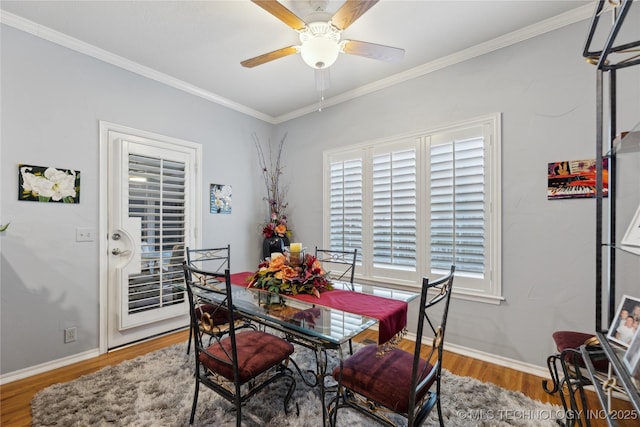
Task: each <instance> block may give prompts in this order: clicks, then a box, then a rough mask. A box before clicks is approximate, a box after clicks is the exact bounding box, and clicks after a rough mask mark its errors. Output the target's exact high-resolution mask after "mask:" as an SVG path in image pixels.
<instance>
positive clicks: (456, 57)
mask: <svg viewBox="0 0 640 427" xmlns="http://www.w3.org/2000/svg"><path fill="white" fill-rule="evenodd" d="M592 15H593V5H585V6H581V7H578V8H576V9H573V10H570V11H568V12H565V13H562V14H560V15H557V16H554V17H552V18H549V19H546V20H544V21H541V22H538V23H536V24H533V25H529V26H528V27H524V28H521V29H519V30H516V31H513V32H511V33H509V34H505V35H503V36H500V37H496V38H495V39H492V40H489V41H486V42H483V43H479V44H477V45H475V46H472V47H470V48H467V49H463V50H461V51H458V52H455V53H452V54H451V55H447V56H443V57H442V58H438V59H436V60H434V61H431V62H427V63H426V64H423V65H420V66H418V67H414V68H412V69H410V70H407V71H404V72H402V73H398V74H395V75H393V76H390V77H387V78H385V79H381V80H378V81H376V82H373V83H370V84H367V85H363V86H360V87H358V88H356V89H353V90H351V91H348V92H344V93H342V94H340V95H337V96H334V97H331V98H327V99H325V100H324V101H323V102H322V108H323V109H325V108H328V107H331V106H333V105H337V104H341V103H343V102H346V101H349V100H351V99H354V98H358V97H360V96H363V95H367V94H369V93H373V92H376V91H378V90H381V89H385V88H388V87H390V86H393V85H396V84H398V83H402V82H405V81H407V80H412V79H415V78H418V77H422V76H424V75H427V74H429V73H432V72H434V71H438V70H441V69H443V68H446V67H449V66H451V65H455V64H459V63H461V62H464V61H467V60H469V59H472V58H476V57H478V56H481V55H484V54H487V53H490V52H493V51H496V50H499V49H502V48H504V47H508V46H511V45H514V44H516V43H520V42H522V41H525V40H528V39H530V38H533V37H537V36H539V35H542V34H545V33H548V32H550V31H554V30H557V29H560V28H562V27H565V26H567V25H571V24H575V23H576V22H580V21H584V20H585V19H589V18H591V16H592ZM317 110H318V106H317V105H310V106H308V107H304V108H301V109H299V110H296V111H292V112H290V113H287V114H284V115H281V116H278V117H276V118H275V121H276V122H277V123H282V122H286V121H288V120H291V119H294V118H296V117H300V116H303V115H305V114H309V113H312V112H315V111H317Z"/></svg>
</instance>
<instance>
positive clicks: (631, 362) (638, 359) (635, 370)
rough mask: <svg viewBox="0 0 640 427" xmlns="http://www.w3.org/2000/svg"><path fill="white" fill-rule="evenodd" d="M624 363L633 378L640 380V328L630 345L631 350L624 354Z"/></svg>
mask: <svg viewBox="0 0 640 427" xmlns="http://www.w3.org/2000/svg"><path fill="white" fill-rule="evenodd" d="M622 363H624V366H625V367H626V368H627V371H629V374H630V375H631V376H632V377H634V378H636V379H640V328H639V329H638V330H637V331H636V334H635V335H634V336H633V339H632V340H631V344H629V348H628V349H627V351H626V353H625V354H624V358H623V359H622Z"/></svg>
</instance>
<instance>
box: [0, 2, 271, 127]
mask: <svg viewBox="0 0 640 427" xmlns="http://www.w3.org/2000/svg"><path fill="white" fill-rule="evenodd" d="M0 22H1V23H3V24H6V25H8V26H10V27H13V28H16V29H18V30H21V31H24V32H26V33H29V34H32V35H34V36H37V37H40V38H42V39H44V40H47V41H50V42H52V43H55V44H58V45H60V46H63V47H66V48H69V49H71V50H75V51H76V52H80V53H83V54H85V55H87V56H91V57H93V58H96V59H98V60H100V61H103V62H106V63H108V64H111V65H115V66H116V67H119V68H122V69H124V70H127V71H131V72H132V73H136V74H138V75H141V76H143V77H146V78H148V79H151V80H155V81H157V82H159V83H163V84H166V85H167V86H171V87H173V88H175V89H178V90H181V91H183V92H186V93H189V94H191V95H195V96H198V97H200V98H203V99H206V100H207V101H211V102H213V103H215V104H219V105H221V106H223V107H227V108H229V109H231V110H235V111H238V112H240V113H243V114H246V115H248V116H252V117H255V118H257V119H260V120H263V121H265V122H269V123H273V120H274V118H273V117H272V116H269V115H267V114H264V113H261V112H259V111H256V110H253V109H251V108H249V107H247V106H245V105H242V104H239V103H237V102H234V101H231V100H229V99H227V98H224V97H222V96H219V95H216V94H215V93H212V92H209V91H206V90H204V89H202V88H200V87H197V86H194V85H192V84H189V83H187V82H184V81H182V80H179V79H176V78H174V77H171V76H169V75H167V74H164V73H161V72H159V71H156V70H154V69H152V68H149V67H145V66H144V65H140V64H138V63H137V62H134V61H131V60H129V59H126V58H124V57H122V56H119V55H115V54H113V53H111V52H108V51H106V50H104V49H100V48H99V47H96V46H94V45H91V44H89V43H85V42H83V41H81V40H78V39H76V38H74V37H70V36H68V35H66V34H64V33H61V32H59V31H55V30H52V29H51V28H49V27H45V26H43V25H40V24H37V23H35V22H33V21H30V20H28V19H24V18H22V17H20V16H18V15H14V14H12V13H9V12H5V11H1V12H0Z"/></svg>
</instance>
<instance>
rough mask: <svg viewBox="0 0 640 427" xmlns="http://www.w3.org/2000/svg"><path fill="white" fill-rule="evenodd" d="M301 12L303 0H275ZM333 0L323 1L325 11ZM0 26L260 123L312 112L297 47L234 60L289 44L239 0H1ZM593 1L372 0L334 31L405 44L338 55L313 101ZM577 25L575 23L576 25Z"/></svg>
mask: <svg viewBox="0 0 640 427" xmlns="http://www.w3.org/2000/svg"><path fill="white" fill-rule="evenodd" d="M281 3H283V4H284V5H285V6H286V7H288V8H289V9H290V10H292V11H293V12H294V13H296V15H298V16H299V17H300V18H302V19H303V20H304V19H305V17H306V16H307V15H308V14H309V13H310V12H311V11H312V9H311V5H310V3H309V1H308V0H295V1H292V0H282V1H281ZM342 3H343V0H342V1H341V0H331V1H329V3H328V5H327V12H331V13H333V12H335V11H336V10H337V9H338V8H339V7H340V5H341V4H342ZM0 7H1V9H2V15H1V20H2V22H3V23H5V24H8V25H11V26H14V27H16V28H20V29H22V30H25V31H29V32H31V33H34V34H37V35H39V36H41V37H44V38H46V39H49V40H52V41H55V42H56V43H60V44H62V45H65V46H68V47H71V48H73V49H76V50H79V51H82V52H84V53H88V54H90V55H93V56H96V57H98V58H100V59H103V60H106V61H108V62H111V63H114V64H117V65H119V66H122V67H124V68H126V69H129V70H131V71H134V72H138V73H140V74H143V75H146V76H148V77H151V78H154V79H156V80H159V81H162V82H165V83H168V84H171V85H173V86H175V87H178V88H181V89H184V90H187V91H189V92H191V93H194V94H197V95H199V96H202V97H204V98H207V99H211V100H213V101H215V102H218V103H221V104H223V105H226V106H229V107H231V108H233V109H236V110H238V111H242V112H245V113H247V114H250V115H253V116H255V117H258V118H261V119H263V120H266V121H269V122H272V123H278V122H281V121H284V120H287V119H290V118H292V117H296V116H299V115H302V114H306V113H309V112H312V111H315V110H317V109H318V106H319V104H318V103H319V98H320V93H319V92H317V91H316V89H315V74H314V70H313V69H311V68H309V67H308V66H307V65H305V64H304V62H303V61H302V58H301V57H300V55H299V54H296V55H292V56H288V57H285V58H281V59H278V60H275V61H272V62H269V63H266V64H263V65H260V66H258V67H255V68H244V67H242V66H240V61H242V60H244V59H248V58H251V57H254V56H257V55H260V54H263V53H267V52H270V51H273V50H276V49H279V48H282V47H286V46H290V45H297V44H299V39H298V34H297V33H296V32H295V31H294V30H292V29H291V28H289V27H288V26H286V25H285V24H284V23H283V22H281V21H280V20H278V19H277V18H275V17H274V16H272V15H270V14H269V13H267V12H266V11H265V10H263V9H262V8H260V7H258V6H257V5H255V4H253V3H251V2H250V1H249V0H227V1H221V0H216V1H211V0H210V1H8V0H2V1H1V3H0ZM594 7H595V2H594V1H580V0H564V1H563V0H501V1H484V0H472V1H461V0H460V1H459V0H446V1H445V0H440V1H436V0H412V1H407V0H382V1H380V2H379V3H378V4H376V5H375V6H373V7H372V8H371V9H370V10H369V11H367V12H366V13H365V14H364V15H362V17H360V19H358V20H357V21H356V22H355V23H353V24H352V25H351V26H350V27H348V28H347V29H346V30H345V31H344V32H343V33H342V38H343V39H353V40H362V41H367V42H372V43H377V44H383V45H389V46H394V47H400V48H403V49H405V51H406V53H405V57H404V59H403V60H402V61H401V62H399V63H387V62H383V61H378V60H374V59H369V58H363V57H359V56H354V55H346V54H341V55H340V57H339V58H338V60H337V61H336V63H335V64H334V65H333V66H332V67H331V68H330V75H331V77H330V82H331V83H330V87H329V88H328V89H327V90H326V91H325V93H324V96H325V101H324V107H325V108H326V107H328V106H330V105H333V104H336V103H338V102H342V101H344V100H346V99H351V98H353V97H354V96H358V95H362V94H364V93H368V92H370V91H373V90H376V89H379V88H381V87H385V86H388V85H390V84H393V83H397V82H400V81H404V80H406V79H408V78H413V77H416V76H419V75H422V74H425V73H427V72H429V71H432V70H435V69H438V68H442V67H443V66H445V65H448V64H451V63H455V62H459V61H461V60H465V59H468V58H471V57H473V56H476V55H479V54H482V53H486V52H488V51H491V50H493V49H496V48H500V47H503V46H506V45H509V44H511V43H514V42H517V41H520V40H524V39H526V38H528V37H531V36H535V35H537V34H540V33H543V32H546V31H549V30H553V29H556V28H559V27H561V26H564V25H567V24H570V23H573V22H577V21H580V20H583V19H586V18H589V17H590V16H591V14H592V12H593V9H594ZM586 31H587V24H586V23H585V34H586Z"/></svg>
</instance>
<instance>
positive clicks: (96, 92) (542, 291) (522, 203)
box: [0, 23, 640, 374]
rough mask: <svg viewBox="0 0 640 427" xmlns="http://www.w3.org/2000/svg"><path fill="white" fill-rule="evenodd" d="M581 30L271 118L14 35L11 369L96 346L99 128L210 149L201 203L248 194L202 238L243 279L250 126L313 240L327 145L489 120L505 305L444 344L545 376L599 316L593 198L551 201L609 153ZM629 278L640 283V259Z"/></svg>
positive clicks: (7, 135)
mask: <svg viewBox="0 0 640 427" xmlns="http://www.w3.org/2000/svg"><path fill="white" fill-rule="evenodd" d="M585 32H586V23H583V24H576V25H573V26H571V27H568V28H565V29H562V30H558V31H554V32H552V33H549V34H547V35H543V36H540V37H537V38H535V39H532V40H529V41H526V42H523V43H520V44H518V45H516V46H512V47H509V48H505V49H502V50H500V51H498V52H494V53H491V54H488V55H484V56H482V57H480V58H476V59H473V60H470V61H467V62H465V63H461V64H458V65H455V66H452V67H449V68H447V69H444V70H440V71H437V72H434V73H432V74H430V75H427V76H424V77H421V78H418V79H415V80H412V81H409V82H405V83H402V84H399V85H396V86H394V87H392V88H389V89H386V90H382V91H379V92H376V93H373V94H369V95H367V96H364V97H361V98H358V99H355V100H352V101H349V102H347V103H344V104H340V105H337V106H335V107H330V108H324V109H323V111H322V112H321V113H313V114H309V115H307V116H304V117H301V118H298V119H294V120H291V121H289V122H287V123H283V124H280V125H278V126H271V125H268V124H265V123H263V122H261V121H259V120H256V119H253V118H250V117H246V116H244V115H242V114H240V113H236V112H233V111H230V110H227V109H225V108H222V107H220V106H217V105H214V104H211V103H208V102H206V101H204V100H202V99H200V98H197V97H193V96H190V95H187V94H184V93H182V92H179V91H177V90H174V89H171V88H168V87H165V86H163V85H161V84H159V83H156V82H153V81H149V80H146V79H144V78H142V77H139V76H137V75H135V74H132V73H129V72H127V71H123V70H121V69H118V68H116V67H113V66H110V65H107V64H104V63H101V62H99V61H97V60H94V59H92V58H88V57H86V56H83V55H81V54H78V53H76V52H72V51H70V50H67V49H65V48H62V47H59V46H56V45H53V44H51V43H49V42H46V41H43V40H40V39H38V38H36V37H33V36H31V35H27V34H25V33H22V32H20V31H17V30H14V29H11V28H8V27H6V26H2V34H1V36H2V46H1V48H2V49H1V55H2V57H1V59H2V76H1V77H2V85H1V90H2V101H1V102H2V104H1V107H2V131H1V137H2V140H1V144H0V149H1V152H0V154H1V158H0V174H1V176H2V182H1V184H0V188H1V196H0V197H1V199H0V202H1V205H0V208H1V211H0V213H1V215H0V220H1V221H2V222H3V223H5V222H7V221H11V222H12V224H11V227H10V228H9V230H7V231H6V232H4V233H2V234H1V235H0V258H1V263H0V268H1V270H0V279H1V284H0V286H1V289H0V291H1V294H0V300H1V301H0V302H1V305H0V316H1V317H0V320H1V330H0V332H1V336H2V342H1V344H0V345H1V348H0V361H1V362H0V363H1V364H2V365H1V367H0V372H1V373H2V374H6V373H10V372H13V371H15V370H19V369H22V368H27V367H30V366H34V365H37V364H40V363H44V362H46V361H51V360H55V359H58V358H61V357H65V356H70V355H74V354H79V353H81V352H84V351H88V350H91V349H95V348H96V347H97V346H98V333H99V331H98V303H99V301H98V259H99V254H98V250H97V242H92V243H76V242H75V228H76V227H79V226H82V227H95V228H97V224H98V218H99V212H98V194H97V192H98V179H99V176H98V164H99V159H98V121H99V120H105V121H110V122H115V123H118V124H122V125H126V126H131V127H134V128H137V129H142V130H146V131H151V132H156V133H160V134H164V135H168V136H171V137H175V138H181V139H186V140H190V141H193V142H197V143H201V144H202V145H203V147H204V148H203V150H204V177H203V192H205V194H203V197H204V200H206V191H207V189H208V185H209V184H210V183H224V184H230V185H232V186H233V191H234V212H233V214H232V215H230V216H212V215H209V214H207V211H206V203H205V204H204V206H203V209H204V211H205V212H204V213H203V227H204V238H203V241H204V244H205V245H207V244H216V243H220V242H229V243H231V245H232V247H233V249H232V250H233V253H234V254H247V256H246V257H242V256H240V255H239V256H234V261H233V262H234V267H233V268H234V270H248V269H253V268H254V267H255V260H256V259H257V257H258V250H259V244H260V236H259V233H258V231H257V230H258V227H257V224H258V223H259V222H260V220H261V218H262V216H261V214H260V212H261V210H262V202H261V201H262V196H263V194H262V188H263V186H262V184H261V181H260V177H259V176H258V172H259V171H258V169H257V162H256V156H255V150H254V147H253V142H252V140H251V133H252V132H258V134H259V135H260V136H261V138H268V137H269V136H272V137H273V138H274V139H278V138H279V136H280V135H282V134H283V133H284V132H288V138H287V142H286V150H285V155H284V156H285V158H284V163H285V165H286V171H285V181H286V180H287V179H288V180H289V193H288V194H289V206H290V209H289V212H290V216H291V221H292V225H293V227H294V231H295V233H296V238H295V239H296V240H297V241H301V242H304V244H305V245H308V246H313V245H314V244H315V242H321V241H322V235H321V229H320V228H319V227H318V226H317V225H318V224H319V223H320V222H321V219H322V201H321V197H320V195H321V194H322V152H323V151H324V150H326V149H329V148H332V147H338V146H343V145H348V144H354V143H358V142H363V141H367V140H372V139H377V138H382V137H387V136H393V135H397V134H402V133H406V132H410V131H416V130H422V129H428V128H430V127H433V126H438V125H443V124H447V123H450V122H453V121H456V120H461V119H468V118H470V117H475V116H479V115H484V114H487V113H493V112H502V114H503V116H502V119H503V165H502V166H503V212H502V220H503V242H502V245H503V258H502V275H503V292H504V296H505V297H506V301H505V302H504V303H503V304H501V305H500V306H495V305H488V304H482V303H476V302H471V301H463V300H454V301H453V303H452V311H451V317H450V324H449V329H448V334H449V335H448V337H449V340H450V341H451V342H452V343H455V344H458V345H461V346H465V347H468V348H472V349H476V350H478V351H484V352H488V353H491V354H495V355H498V356H503V357H507V358H513V359H516V360H519V361H523V362H528V363H532V364H535V365H538V366H543V365H544V363H545V359H546V356H547V355H548V354H549V353H550V352H552V351H553V344H552V342H551V333H552V332H553V331H554V330H558V329H575V330H585V331H589V330H592V329H593V324H594V320H593V308H594V291H593V283H594V279H593V275H594V271H595V268H594V253H595V249H594V217H595V214H594V211H595V210H594V205H595V204H594V202H593V200H568V201H547V199H546V165H547V163H548V162H552V161H558V160H568V159H579V158H593V157H594V156H595V149H594V143H595V137H594V130H595V125H594V117H595V95H594V93H595V70H594V69H593V68H592V66H589V65H587V64H585V63H584V61H583V60H582V59H581V56H580V52H581V51H582V43H583V40H584V36H585ZM333 78H339V76H333ZM620 86H621V87H624V88H625V91H624V96H623V99H622V100H621V102H620V104H621V105H622V106H624V108H620V128H621V129H623V128H625V127H627V128H628V127H630V126H631V125H633V124H635V123H636V122H637V121H638V118H640V105H638V99H639V97H640V79H639V78H638V70H637V69H632V70H630V71H629V72H625V73H621V76H620ZM18 163H27V164H35V165H43V166H44V165H51V166H56V167H64V168H73V169H76V170H80V171H82V182H81V185H82V198H81V203H80V204H79V205H74V206H68V205H57V204H37V203H30V202H19V201H17V194H16V193H17V164H18ZM292 177H295V179H292ZM631 268H632V269H636V276H635V277H640V271H638V270H640V268H638V266H637V263H635V264H633V265H632V267H631ZM634 286H635V285H634ZM632 290H633V289H632ZM628 293H632V294H633V292H631V291H629V292H628ZM635 295H638V289H637V288H636V289H635ZM69 324H77V325H81V327H80V328H79V331H78V341H77V342H76V343H72V344H63V342H62V336H63V333H62V331H63V329H64V328H65V327H66V326H68V325H69ZM43 349H46V350H44V351H43Z"/></svg>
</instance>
